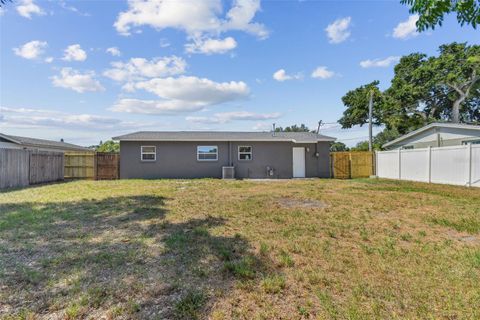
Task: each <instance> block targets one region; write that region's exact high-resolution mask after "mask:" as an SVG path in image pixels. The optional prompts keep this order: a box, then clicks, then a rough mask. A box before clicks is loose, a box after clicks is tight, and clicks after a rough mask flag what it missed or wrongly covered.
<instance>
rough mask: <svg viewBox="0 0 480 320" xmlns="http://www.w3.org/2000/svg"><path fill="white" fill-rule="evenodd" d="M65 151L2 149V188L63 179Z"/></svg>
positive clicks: (0, 176)
mask: <svg viewBox="0 0 480 320" xmlns="http://www.w3.org/2000/svg"><path fill="white" fill-rule="evenodd" d="M63 167H64V163H63V153H60V152H47V151H32V150H21V149H0V189H4V188H13V187H25V186H28V185H30V184H37V183H44V182H51V181H59V180H63Z"/></svg>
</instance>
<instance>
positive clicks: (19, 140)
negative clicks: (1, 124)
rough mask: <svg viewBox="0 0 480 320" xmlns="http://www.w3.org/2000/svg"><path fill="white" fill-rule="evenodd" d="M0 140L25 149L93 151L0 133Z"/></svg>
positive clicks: (71, 145)
mask: <svg viewBox="0 0 480 320" xmlns="http://www.w3.org/2000/svg"><path fill="white" fill-rule="evenodd" d="M0 138H3V139H5V140H8V141H10V142H12V143H15V144H18V145H21V146H25V147H34V148H48V149H59V150H64V151H93V150H92V149H89V148H85V147H82V146H78V145H76V144H71V143H66V142H63V141H52V140H44V139H36V138H28V137H19V136H11V135H6V134H3V133H0Z"/></svg>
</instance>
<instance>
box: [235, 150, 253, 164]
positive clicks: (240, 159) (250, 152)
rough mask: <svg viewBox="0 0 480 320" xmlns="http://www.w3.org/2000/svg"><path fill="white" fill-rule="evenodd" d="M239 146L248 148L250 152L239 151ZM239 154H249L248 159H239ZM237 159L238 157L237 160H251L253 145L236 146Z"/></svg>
mask: <svg viewBox="0 0 480 320" xmlns="http://www.w3.org/2000/svg"><path fill="white" fill-rule="evenodd" d="M240 148H250V152H240ZM241 154H250V159H240V155H241ZM237 159H238V161H252V160H253V147H252V146H238V152H237Z"/></svg>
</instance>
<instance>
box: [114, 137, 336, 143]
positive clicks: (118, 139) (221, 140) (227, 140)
mask: <svg viewBox="0 0 480 320" xmlns="http://www.w3.org/2000/svg"><path fill="white" fill-rule="evenodd" d="M112 140H115V141H166V142H175V141H178V142H202V141H211V142H216V141H219V142H229V141H231V142H242V141H250V142H293V143H317V142H332V141H335V140H336V139H335V138H321V139H316V140H304V141H303V140H301V141H297V140H295V139H158V138H157V139H139V138H129V139H128V138H126V139H125V138H121V137H113V138H112Z"/></svg>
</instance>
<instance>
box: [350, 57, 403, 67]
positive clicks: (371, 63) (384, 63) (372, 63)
mask: <svg viewBox="0 0 480 320" xmlns="http://www.w3.org/2000/svg"><path fill="white" fill-rule="evenodd" d="M398 61H400V57H398V56H390V57H387V58H385V59H374V60H370V59H367V60H363V61H360V66H361V67H362V68H376V67H379V68H386V67H389V66H390V65H392V64H394V63H397V62H398Z"/></svg>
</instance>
